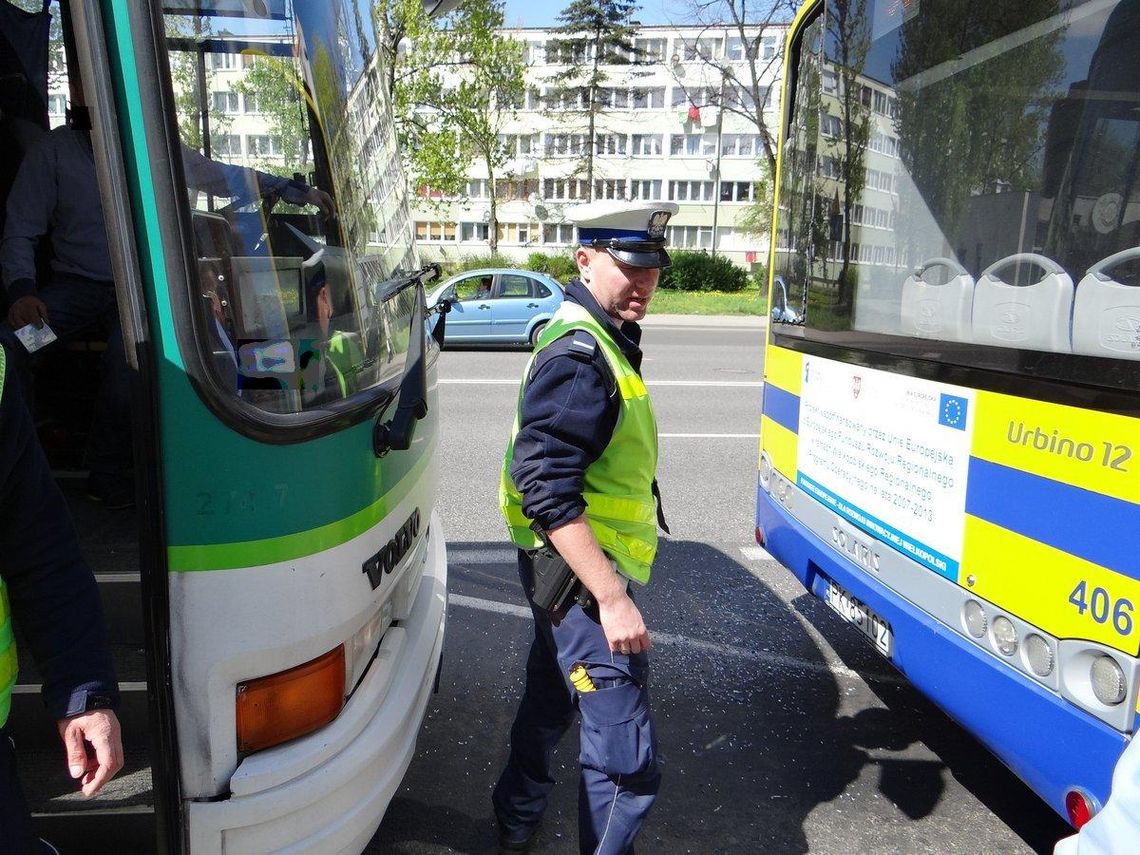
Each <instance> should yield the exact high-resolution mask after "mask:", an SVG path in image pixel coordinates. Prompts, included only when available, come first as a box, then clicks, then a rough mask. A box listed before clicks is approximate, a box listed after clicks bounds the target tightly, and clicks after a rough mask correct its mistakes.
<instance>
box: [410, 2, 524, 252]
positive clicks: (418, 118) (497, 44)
mask: <svg viewBox="0 0 1140 855" xmlns="http://www.w3.org/2000/svg"><path fill="white" fill-rule="evenodd" d="M399 2H402V3H404V4H405V5H404V7H403V12H402V13H400V14H399V15H398V16H397V18H398V20H399V25H398V27H397V29H394V30H392V31H391V32H392V33H393V34H394V33H395V32H396V31H397V30H399V31H402V32H403V33H404V38H405V39H406V49H404V50H403V51H402V54H401V57H400V65H399V68H398V69H397V71H396V74H395V76H394V77H393V78H392V82H393V87H394V88H393V92H394V96H395V97H394V106H395V113H396V124H397V132H398V133H399V135H400V141H401V144H402V148H403V151H404V154H405V157H406V160H407V164H408V171H409V173H410V174H411V177H412V180H413V181H414V182H415V184H416V185H417V186H420V187H426V188H431V190H432V191H435V192H438V193H439V194H440V195H441V196H462V195H464V193H465V189H466V182H467V177H468V176H467V168H468V164H469V163H471V162H472V161H477V162H479V163H481V164H482V166H483V171H484V174H485V175H486V176H487V180H488V184H489V186H490V187H492V188H494V187H495V186H496V184H497V183H498V182H501V180H502V178H503V173H504V170H505V167H506V166H507V164H508V162H509V160H510V158H511V156H512V154H513V153H509V152H507V151H506V150H505V149H504V146H503V144H502V140H501V136H502V132H503V130H504V128H505V127H506V125H507V123H508V122H509V121H510V120H511V119H512V118H513V117H514V115H515V113H516V110H517V106H518V105H519V104H521V103H522V98H523V94H524V82H523V75H524V72H525V68H526V66H525V63H524V59H523V53H524V45H523V43H522V42H520V41H517V40H516V39H512V38H509V37H507V36H504V35H502V34H500V33H499V32H498V29H499V28H500V27H502V25H503V3H502V0H484V2H469V3H464V4H462V6H461V7H460V8H459V9H457V10H455V11H454V12H452V13H450V14H448V15H447V16H445V17H443V18H442V19H432V18H429V17H428V16H427V15H425V14H424V13H423V3H422V0H399ZM497 195H498V194H497V193H495V192H493V191H492V192H491V193H490V197H491V202H490V212H489V217H488V228H489V239H490V247H491V251H492V252H494V251H495V250H496V249H497V248H498V207H497V198H496V197H497Z"/></svg>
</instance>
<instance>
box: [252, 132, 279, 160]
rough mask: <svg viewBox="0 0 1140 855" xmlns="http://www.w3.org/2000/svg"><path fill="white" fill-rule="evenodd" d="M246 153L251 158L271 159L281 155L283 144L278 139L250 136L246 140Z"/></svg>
mask: <svg viewBox="0 0 1140 855" xmlns="http://www.w3.org/2000/svg"><path fill="white" fill-rule="evenodd" d="M245 151H246V154H248V155H249V156H250V157H271V156H274V155H278V154H281V143H280V141H279V140H278V139H277V137H271V136H268V135H266V134H250V135H249V136H247V137H246V138H245Z"/></svg>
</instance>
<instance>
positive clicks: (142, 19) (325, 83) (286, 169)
mask: <svg viewBox="0 0 1140 855" xmlns="http://www.w3.org/2000/svg"><path fill="white" fill-rule="evenodd" d="M65 11H67V10H65ZM70 12H71V15H70V16H69V17H65V20H68V21H70V19H74V25H73V26H71V27H70V28H69V29H68V28H65V29H68V33H67V34H66V35H67V38H66V39H63V41H65V42H67V46H68V60H69V63H68V65H69V66H71V69H72V72H73V76H74V77H76V78H78V79H81V80H82V82H83V84H85V85H83V86H81V87H78V86H75V85H73V86H72V91H71V93H70V94H69V97H70V98H71V101H72V103H73V104H75V102H76V99H77V98H79V97H82V98H83V100H84V102H85V103H86V105H87V106H88V107H89V109H90V116H91V124H92V140H93V151H94V164H95V170H96V173H97V177H98V186H99V195H100V198H101V201H102V207H103V213H104V217H105V220H106V232H107V241H108V246H109V252H110V256H111V259H112V263H113V271H114V281H115V290H116V294H117V298H118V311H119V316H120V319H121V322H122V326H123V331H124V340H125V342H126V350H127V363H128V367H129V370H130V375H131V382H132V384H133V389H132V392H133V397H132V405H131V417H132V440H133V453H134V467H135V477H136V482H137V487H138V494H137V498H138V504H137V508H136V510H135V512H134V513H132V512H130V511H126V512H124V513H125V514H126V516H122V517H112V516H109V514H110V513H111V512H110V511H108V510H107V509H105V508H96V509H94V510H92V509H91V508H88V507H87V506H86V505H84V504H83V503H84V501H85V500H84V498H83V496H82V493H81V491H77V492H78V494H77V495H76V496H75V497H74V501H73V508H74V509H75V510H76V515H77V517H79V523H80V528H81V530H83V532H84V538H83V539H84V547H85V549H86V550H87V551H88V553H89V554H91V553H92V550H93V549H97V548H98V547H103V548H104V549H105V550H106V551H107V552H109V553H110V555H109V556H108V557H107V560H106V562H104V563H105V565H106V567H107V568H108V570H107V573H106V574H103V575H107V576H108V578H107V579H106V580H104V581H105V582H106V585H105V586H104V591H105V595H104V599H105V602H106V604H107V611H108V613H109V617H110V620H111V622H112V624H113V626H114V625H115V624H116V623H117V622H118V621H119V620H124V621H126V623H127V624H129V627H131V628H133V629H132V630H131V631H132V632H134V633H135V634H134V635H132V636H131V638H130V639H129V640H128V641H125V642H124V643H123V644H122V647H123V648H124V649H123V650H121V651H118V655H117V661H118V663H119V669H120V681H121V682H122V683H123V684H124V688H125V689H129V690H131V691H132V692H133V694H132V695H131V698H132V702H133V703H136V705H137V706H140V707H141V708H142V712H141V714H140V715H139V716H137V717H132V716H131V715H130V714H129V710H126V709H125V710H124V714H123V727H124V733H125V740H126V742H127V744H128V749H127V755H128V768H127V769H126V770H124V773H123V775H122V776H121V778H120V782H121V783H125V784H126V785H127V786H126V787H125V788H124V789H123V790H121V791H114V792H111V793H109V794H108V797H106V798H105V799H104V801H102V802H101V801H100V799H96V800H94V801H93V802H90V803H89V805H90V807H91V808H93V809H94V810H93V811H88V812H87V813H86V814H85V816H86V817H87V821H85V822H83V823H82V824H80V823H76V822H71V823H65V822H63V821H62V820H61V819H59V816H60V815H62V814H63V813H64V812H65V811H67V810H68V809H70V808H72V807H74V804H73V802H74V798H73V797H72V796H71V795H70V794H69V792H68V791H67V789H66V787H65V785H66V782H64V783H63V784H60V783H59V782H58V781H55V780H54V779H52V780H50V781H47V782H46V783H45V784H44V785H43V786H40V787H39V788H38V789H37V791H36V792H37V794H36V795H35V796H34V798H35V800H36V809H37V810H38V811H40V812H46V813H48V814H50V815H51V817H52V820H51V822H49V823H48V825H49V827H50V829H51V831H52V836H53V837H54V838H55V839H56V840H59V841H61V842H62V841H63V840H64V839H66V840H70V841H74V842H75V844H76V845H79V846H82V841H83V839H84V836H85V835H89V834H92V833H94V832H93V829H94V828H95V826H93V825H92V824H91V823H92V822H97V821H99V817H100V815H101V816H102V820H101V821H102V822H103V823H104V824H106V825H107V826H108V827H111V828H112V829H113V832H112V833H113V834H114V835H116V836H118V835H122V834H123V833H124V832H123V824H122V823H121V822H119V821H118V820H120V819H121V817H118V816H117V815H116V817H115V818H113V820H114V821H112V820H110V819H108V816H107V814H108V811H110V812H111V813H112V814H115V813H116V811H118V812H120V813H125V812H131V813H134V814H138V815H141V816H143V817H145V820H144V822H143V823H142V825H143V826H144V829H143V830H142V831H141V832H140V834H139V836H138V837H135V838H131V840H130V841H127V840H125V839H124V840H123V845H124V847H125V848H124V851H127V850H130V851H149V850H154V849H159V850H166V851H183V850H187V849H188V850H189V851H192V852H195V853H198V852H221V851H222V850H223V849H225V850H226V851H242V852H263V851H277V850H279V849H283V848H286V847H291V848H292V850H293V851H311V850H319V851H322V852H340V851H360V850H361V849H362V848H363V847H364V845H365V844H366V843H367V841H368V839H369V838H370V837H371V836H372V834H373V833H374V832H375V829H376V827H377V826H378V824H379V822H380V819H381V817H382V816H383V813H384V810H385V808H386V806H387V804H388V801H389V799H390V798H391V797H392V795H393V793H394V792H395V789H396V788H397V786H398V785H399V783H400V780H401V778H402V776H403V773H404V770H405V769H406V767H407V765H408V763H409V762H410V759H411V755H412V750H413V747H414V743H415V739H416V735H417V733H418V730H419V724H420V721H421V720H422V717H423V714H424V711H425V709H426V704H427V699H428V696H429V695H430V692H431V690H432V687H433V684H434V680H435V677H436V674H437V668H438V662H439V657H440V653H441V649H442V639H443V625H444V613H445V606H446V562H445V558H444V549H443V542H442V531H441V526H440V524H439V522H438V518H437V516H436V511H435V504H436V482H437V469H436V462H435V461H436V456H435V451H436V446H437V442H438V438H437V430H438V416H437V397H436V393H435V386H434V383H433V382H432V381H433V378H434V373H435V360H436V357H437V354H438V345H437V343H436V342H435V341H434V340H433V339H432V338H430V337H428V336H426V335H425V334H424V333H425V327H426V325H425V323H424V311H425V310H424V300H423V287H424V284H425V283H426V282H427V281H430V279H431V278H432V277H433V274H434V271H431V270H421V269H420V268H419V266H418V261H417V258H416V255H415V249H414V245H413V242H412V239H411V225H410V221H409V218H408V213H407V211H408V209H407V199H406V185H405V182H404V180H403V177H402V173H401V170H400V167H399V164H398V160H397V156H396V147H395V136H394V132H393V125H392V122H391V114H390V108H389V104H388V100H387V98H386V95H385V93H384V90H383V80H384V79H385V78H386V73H385V68H384V65H383V59H382V56H381V52H380V51H379V50H378V44H379V40H378V38H377V35H376V33H375V32H374V31H373V30H372V24H371V20H370V19H369V20H367V21H365V20H361V18H360V16H359V15H357V14H355V7H354V4H350V3H347V2H332V3H329V2H327V0H320V2H315V1H314V2H285V0H268V2H258V3H248V2H244V0H201V1H200V2H195V0H165V2H162V3H158V2H155V3H132V4H123V3H118V2H106V3H103V4H101V5H100V6H99V8H95V7H93V6H89V5H87V4H75V5H74V8H73V9H71V10H70ZM350 31H351V32H352V33H353V34H354V36H353V38H352V39H351V40H348V39H346V38H345V37H344V35H345V33H347V32H350ZM350 43H351V47H349V44H350ZM72 48H74V51H72ZM72 53H74V56H75V59H74V62H72V61H71V59H72V56H71V54H72ZM65 474H67V473H65ZM82 474H83V473H82V471H76V473H75V475H76V476H79V477H72V478H70V479H64V482H65V486H66V483H67V482H68V481H69V480H70V481H74V482H75V483H81V480H80V478H81V476H82ZM87 517H90V520H88V519H87ZM119 529H123V535H122V543H119V541H117V540H113V537H114V536H115V533H116V532H118V531H119ZM100 538H103V542H101V541H100ZM107 540H111V542H110V543H107V542H106V541H107ZM134 554H137V555H138V558H137V560H136V563H135V564H134V565H133V566H132V565H131V564H130V561H129V560H128V558H127V556H128V555H134ZM93 563H94V562H93ZM102 567H103V565H102V564H101V565H100V566H99V567H97V569H102ZM132 569H133V570H134V573H133V574H132V573H131V572H129V571H131V570H132ZM111 584H119V585H121V586H128V585H131V584H133V588H130V589H127V588H125V587H124V588H123V590H128V594H127V595H126V596H125V597H124V598H123V599H122V600H121V601H120V600H118V599H112V598H111V597H109V596H108V595H107V593H106V592H107V591H108V590H109V589H108V587H107V585H111ZM132 598H133V601H132ZM114 633H115V629H114V628H113V629H112V634H113V635H114ZM144 663H145V664H144ZM131 668H134V669H135V670H128V669H131ZM124 678H125V679H124ZM41 716H42V713H41ZM29 717H32V716H29ZM45 746H46V742H45ZM45 750H47V748H46V747H45ZM58 765H59V766H60V768H61V769H62V768H63V762H62V757H61V759H60V761H59V764H58ZM62 775H66V771H65V770H64V771H63V773H62ZM56 777H62V776H56ZM74 815H75V816H78V815H79V814H78V813H76V814H74ZM156 816H157V820H158V821H157V822H155V817H156ZM61 835H62V836H61ZM147 835H149V840H148V842H146V843H142V842H138V841H140V840H142V839H144V838H146V837H147ZM87 839H88V840H89V839H90V837H88V838H87Z"/></svg>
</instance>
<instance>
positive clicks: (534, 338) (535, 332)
mask: <svg viewBox="0 0 1140 855" xmlns="http://www.w3.org/2000/svg"><path fill="white" fill-rule="evenodd" d="M544 329H546V321H543V322H542V323H541V324H535V325H534V329H532V330H531V331H530V346H531V347H538V337H539V336H540V335H542V331H543V330H544Z"/></svg>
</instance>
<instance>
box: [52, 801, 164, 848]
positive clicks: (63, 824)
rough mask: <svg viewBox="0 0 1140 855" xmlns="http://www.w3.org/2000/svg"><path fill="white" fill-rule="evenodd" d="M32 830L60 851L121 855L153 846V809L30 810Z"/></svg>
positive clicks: (147, 806) (148, 807) (143, 806)
mask: <svg viewBox="0 0 1140 855" xmlns="http://www.w3.org/2000/svg"><path fill="white" fill-rule="evenodd" d="M32 820H33V823H34V825H35V829H36V833H37V834H39V836H40V837H42V838H43V839H44V840H48V841H50V842H51V843H52V844H53V845H54V846H55V847H56V848H57V849H58V850H59V851H60V852H61V853H62V855H79V853H83V855H123V853H139V855H142V853H147V852H154V851H155V850H156V848H157V844H156V842H155V839H156V834H157V831H156V825H155V818H154V809H153V808H152V807H150V806H149V805H142V806H138V807H131V808H108V809H97V810H89V811H83V812H78V811H63V812H58V813H40V814H33V815H32Z"/></svg>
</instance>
